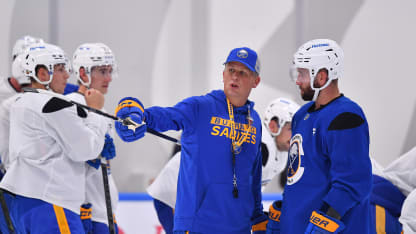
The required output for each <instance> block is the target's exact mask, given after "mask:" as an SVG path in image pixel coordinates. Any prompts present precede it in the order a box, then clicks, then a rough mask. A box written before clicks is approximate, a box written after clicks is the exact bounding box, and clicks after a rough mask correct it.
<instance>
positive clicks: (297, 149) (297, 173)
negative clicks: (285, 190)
mask: <svg viewBox="0 0 416 234" xmlns="http://www.w3.org/2000/svg"><path fill="white" fill-rule="evenodd" d="M302 141H303V139H302V135H300V134H296V135H294V136H293V137H292V139H291V140H290V148H289V158H288V161H287V163H288V169H287V184H288V185H292V184H295V183H296V182H298V181H299V180H300V179H301V178H302V175H303V172H304V170H305V169H304V168H303V167H302V157H303V156H304V152H303V146H302Z"/></svg>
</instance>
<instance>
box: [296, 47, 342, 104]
mask: <svg viewBox="0 0 416 234" xmlns="http://www.w3.org/2000/svg"><path fill="white" fill-rule="evenodd" d="M293 57H294V59H293V65H294V66H293V68H292V69H297V68H305V69H308V70H309V75H310V78H311V79H310V84H311V88H312V89H313V90H314V91H315V95H314V99H313V100H316V97H317V96H318V93H319V91H320V90H322V89H324V88H326V87H327V86H328V85H329V84H330V83H331V81H332V80H335V79H339V77H341V75H342V71H343V60H344V52H343V50H342V49H341V47H340V46H339V45H338V44H337V43H336V42H335V41H333V40H330V39H315V40H311V41H308V42H306V43H305V44H303V45H302V46H301V47H299V49H298V51H296V53H295V54H294V55H293ZM321 69H326V70H327V71H328V81H327V82H326V83H325V84H324V85H323V86H322V87H320V88H317V87H314V85H313V83H314V80H315V76H316V75H317V74H318V72H319V71H320V70H321ZM292 78H293V79H295V80H296V78H297V77H293V75H292Z"/></svg>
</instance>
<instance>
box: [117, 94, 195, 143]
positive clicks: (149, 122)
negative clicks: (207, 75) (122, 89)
mask: <svg viewBox="0 0 416 234" xmlns="http://www.w3.org/2000/svg"><path fill="white" fill-rule="evenodd" d="M197 104H198V102H197V101H196V98H192V97H191V98H188V99H185V100H184V101H182V102H179V103H178V104H176V105H175V106H174V107H150V108H147V109H145V108H144V106H143V104H142V103H141V102H140V101H139V100H138V99H137V98H132V97H126V98H123V99H122V100H120V102H119V104H118V106H117V108H116V111H115V114H116V116H117V117H119V118H122V119H125V118H130V119H132V120H133V121H134V122H136V123H139V124H140V123H142V122H143V121H144V122H145V123H146V124H145V125H142V126H141V127H139V128H137V129H136V130H131V129H128V127H127V126H124V125H122V124H121V123H120V122H116V123H115V128H116V131H117V133H118V135H119V136H120V138H121V139H122V140H124V141H127V142H130V141H135V140H137V139H140V138H142V137H143V136H144V132H145V131H146V126H149V128H152V129H154V130H156V131H167V130H180V129H184V130H185V131H184V133H183V134H186V133H187V131H188V132H189V131H190V128H189V127H190V126H192V124H191V123H192V122H194V121H195V119H196V115H197V114H196V113H197V111H198V105H197ZM186 126H188V127H186Z"/></svg>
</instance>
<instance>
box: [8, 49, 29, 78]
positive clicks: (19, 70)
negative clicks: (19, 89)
mask: <svg viewBox="0 0 416 234" xmlns="http://www.w3.org/2000/svg"><path fill="white" fill-rule="evenodd" d="M25 56H26V54H25V53H22V54H19V55H17V56H16V58H15V59H14V60H13V62H12V76H13V77H14V78H15V79H16V80H17V82H18V83H19V84H20V85H25V84H30V78H29V77H27V76H26V75H25V73H24V72H23V63H24V62H25Z"/></svg>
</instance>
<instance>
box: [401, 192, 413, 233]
mask: <svg viewBox="0 0 416 234" xmlns="http://www.w3.org/2000/svg"><path fill="white" fill-rule="evenodd" d="M399 221H400V223H401V224H402V225H403V233H406V234H407V233H416V189H415V190H413V191H412V192H411V193H410V194H409V195H408V196H407V198H406V200H404V203H403V206H402V212H401V215H400V218H399Z"/></svg>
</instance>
